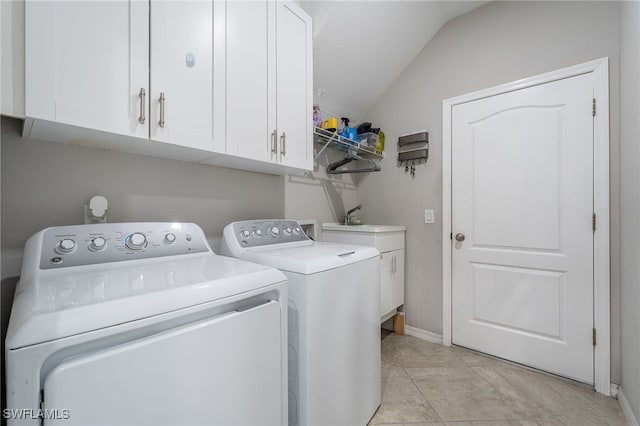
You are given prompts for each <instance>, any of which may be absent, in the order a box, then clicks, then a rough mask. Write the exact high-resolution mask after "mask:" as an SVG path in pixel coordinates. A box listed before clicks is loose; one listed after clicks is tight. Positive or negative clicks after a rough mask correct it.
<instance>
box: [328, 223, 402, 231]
mask: <svg viewBox="0 0 640 426" xmlns="http://www.w3.org/2000/svg"><path fill="white" fill-rule="evenodd" d="M406 229H407V227H406V226H396V225H368V224H353V225H345V224H343V223H337V222H330V223H323V224H322V230H323V231H350V232H372V233H378V232H397V231H405V230H406Z"/></svg>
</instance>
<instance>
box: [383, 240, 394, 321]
mask: <svg viewBox="0 0 640 426" xmlns="http://www.w3.org/2000/svg"><path fill="white" fill-rule="evenodd" d="M380 259H381V260H380V316H381V317H382V316H384V315H386V314H388V313H389V312H390V311H391V310H392V309H393V290H392V289H393V252H387V253H382V254H381V255H380Z"/></svg>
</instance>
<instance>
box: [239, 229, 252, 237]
mask: <svg viewBox="0 0 640 426" xmlns="http://www.w3.org/2000/svg"><path fill="white" fill-rule="evenodd" d="M240 236H241V237H242V238H249V237H250V236H251V233H250V232H249V231H247V230H244V231H242V232H241V233H240Z"/></svg>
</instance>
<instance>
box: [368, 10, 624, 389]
mask: <svg viewBox="0 0 640 426" xmlns="http://www.w3.org/2000/svg"><path fill="white" fill-rule="evenodd" d="M618 23H619V4H618V3H617V2H492V3H489V4H487V5H485V6H482V7H480V8H478V9H476V10H474V11H472V12H470V13H468V14H466V15H463V16H461V17H459V18H456V19H454V20H452V21H450V22H449V23H448V24H446V25H445V26H444V27H443V28H442V29H441V30H440V32H439V33H438V34H436V36H435V37H434V38H433V39H432V40H431V42H429V44H427V45H426V47H425V48H424V50H423V51H422V52H421V53H420V54H419V55H418V56H417V57H416V59H415V60H414V61H413V63H412V64H411V65H409V67H407V69H406V70H405V71H404V73H403V74H402V75H401V76H400V77H399V78H398V79H397V80H396V81H395V83H394V84H393V85H392V86H391V87H390V88H389V90H387V92H386V93H385V94H384V95H383V96H382V97H381V98H380V99H379V100H378V102H377V103H376V104H375V105H374V107H372V108H371V110H370V111H369V113H368V114H367V115H366V119H367V120H368V121H375V122H376V123H377V124H378V125H380V126H381V127H382V128H383V129H384V131H385V133H386V135H387V143H388V148H387V153H386V158H385V159H384V160H383V164H382V168H383V172H381V173H378V174H375V173H374V174H372V175H371V176H369V177H368V178H367V179H366V180H365V181H364V182H363V184H362V185H361V186H360V188H359V189H358V199H359V201H361V202H362V203H363V204H364V205H366V206H367V210H366V213H367V216H366V219H367V221H368V222H370V223H384V224H390V225H406V226H407V252H406V256H407V257H406V290H405V312H406V322H407V324H408V325H411V326H413V327H418V328H420V329H425V330H428V331H431V332H434V333H438V334H441V333H442V256H441V252H442V238H441V223H442V222H441V212H442V194H441V192H442V189H441V186H442V178H441V175H442V164H441V155H442V151H441V139H442V100H443V99H446V98H450V97H453V96H457V95H461V94H464V93H468V92H471V91H475V90H479V89H483V88H487V87H491V86H495V85H498V84H502V83H507V82H510V81H514V80H518V79H521V78H525V77H529V76H532V75H536V74H540V73H544V72H548V71H552V70H555V69H559V68H562V67H566V66H570V65H575V64H578V63H582V62H586V61H590V60H592V59H596V58H601V57H605V56H608V57H609V58H610V76H611V80H610V93H611V95H610V97H611V99H610V101H611V117H610V122H611V162H612V164H611V166H612V168H611V169H612V170H614V171H617V170H618V165H617V164H618ZM424 128H426V129H427V130H428V131H429V139H430V152H429V160H428V162H427V164H426V165H420V166H417V168H416V176H415V178H413V179H412V178H411V177H410V175H409V174H407V173H405V172H404V169H402V168H397V167H396V163H395V158H394V157H395V151H396V145H395V141H396V140H397V137H398V136H399V135H400V134H403V133H406V132H409V131H413V130H417V129H424ZM611 180H612V182H611V183H612V186H611V200H612V214H611V216H612V229H611V235H612V240H613V244H612V265H613V271H612V332H613V333H612V334H613V337H612V339H613V341H612V348H613V353H612V377H613V379H614V381H616V382H617V380H618V379H619V377H620V374H619V350H618V348H619V315H620V306H619V305H620V300H619V288H620V287H619V275H618V274H619V269H618V268H617V267H616V266H617V259H618V258H619V252H618V238H619V233H618V221H617V217H618V209H617V206H618V178H617V174H616V173H614V174H613V175H612V179H611ZM427 208H433V209H435V211H436V224H434V225H426V224H424V209H427Z"/></svg>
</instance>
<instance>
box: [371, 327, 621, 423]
mask: <svg viewBox="0 0 640 426" xmlns="http://www.w3.org/2000/svg"><path fill="white" fill-rule="evenodd" d="M370 424H372V425H391V424H393V425H399V424H402V425H412V426H426V425H454V426H467V425H472V426H493V425H496V426H512V425H513V426H516V425H517V426H538V425H539V426H542V425H544V426H573V425H575V426H600V425H606V426H618V425H620V426H622V425H626V424H627V423H626V421H625V419H624V415H623V414H622V410H621V409H620V406H619V404H618V401H617V400H615V399H613V398H608V397H605V396H602V395H600V394H597V393H595V392H594V391H593V390H592V389H589V388H588V387H585V386H581V385H579V384H575V383H572V382H571V381H569V380H564V379H560V378H557V377H553V376H550V375H547V374H543V373H538V372H535V371H531V370H529V369H525V368H522V367H519V366H516V365H514V364H511V363H507V362H503V361H500V360H497V359H494V358H491V357H487V356H483V355H481V354H478V353H475V352H472V351H468V350H466V349H462V348H456V347H454V348H447V347H445V346H442V345H438V344H435V343H429V342H425V341H423V340H420V339H417V338H415V337H410V336H399V335H396V334H390V335H388V336H386V337H384V339H383V340H382V404H381V406H380V408H379V409H378V411H377V413H376V414H375V416H374V417H373V419H372V420H371V422H370Z"/></svg>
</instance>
